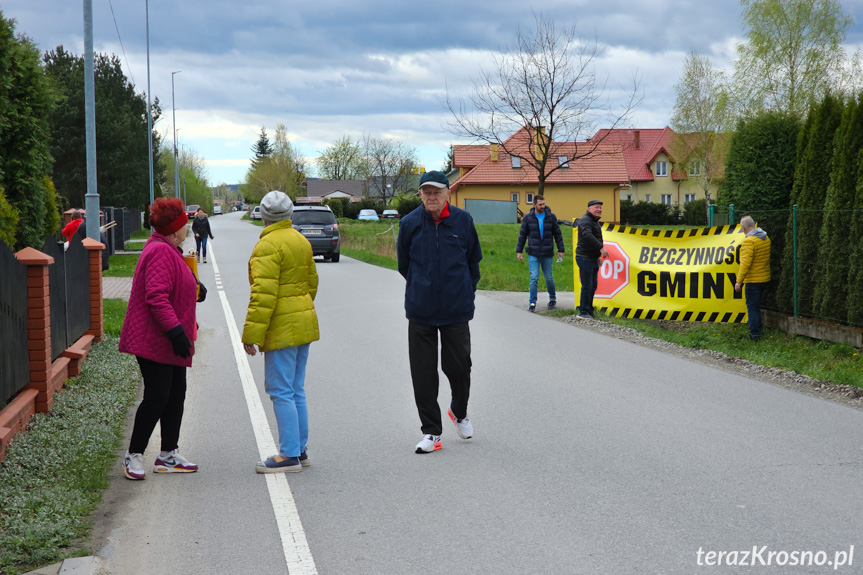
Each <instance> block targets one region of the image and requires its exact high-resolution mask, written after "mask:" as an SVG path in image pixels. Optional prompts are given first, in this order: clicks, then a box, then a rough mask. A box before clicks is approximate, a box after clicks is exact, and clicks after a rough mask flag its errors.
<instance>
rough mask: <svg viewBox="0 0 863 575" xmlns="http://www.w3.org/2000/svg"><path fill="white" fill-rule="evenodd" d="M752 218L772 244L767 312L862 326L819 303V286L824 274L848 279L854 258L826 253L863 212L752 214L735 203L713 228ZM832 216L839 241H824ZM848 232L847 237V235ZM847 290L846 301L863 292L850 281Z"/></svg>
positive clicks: (862, 287)
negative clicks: (825, 227)
mask: <svg viewBox="0 0 863 575" xmlns="http://www.w3.org/2000/svg"><path fill="white" fill-rule="evenodd" d="M746 215H748V216H752V218H753V219H754V220H755V222H756V224H757V225H758V226H759V227H760V228H762V229H763V230H765V231H766V232H767V234H768V236H769V237H770V242H771V254H770V275H771V281H770V289H768V290H767V292H765V294H764V299H763V300H762V306H763V307H764V308H766V309H771V310H775V311H779V312H782V313H785V314H788V315H794V316H795V317H806V318H813V319H819V320H824V321H829V322H834V323H842V324H850V325H855V326H860V324H857V323H854V322H849V321H848V320H847V318H846V317H836V316H837V315H838V314H834V313H830V312H829V311H824V310H823V309H822V307H823V306H822V305H821V304H820V302H819V301H818V300H817V298H818V297H819V292H818V289H817V285H818V283H819V279H820V276H823V275H824V274H826V273H827V272H828V271H830V272H831V273H838V274H839V275H840V276H842V275H843V274H844V275H845V277H848V275H849V271H850V269H851V262H850V260H849V259H847V258H845V259H841V258H840V259H835V258H830V257H828V256H827V254H826V253H825V252H824V247H825V246H826V245H827V244H829V243H831V242H837V241H840V242H841V241H843V240H844V239H847V238H848V236H849V235H850V232H851V230H852V226H853V221H854V218H855V217H857V218H859V217H861V215H863V210H801V209H797V208H796V206H795V207H793V208H791V209H786V210H747V209H745V208H743V207H741V206H734V205H732V206H730V209H729V211H728V212H727V213H714V214H712V218H709V219H710V220H711V221H710V225H713V226H717V225H723V223H728V222H731V223H736V222H739V221H740V218H741V217H742V216H746ZM828 217H829V218H830V219H831V222H832V225H833V226H834V227H835V229H836V230H839V237H833V238H829V239H824V240H823V241H818V239H819V238H820V234H821V230H822V228H823V227H824V225H825V219H826V218H828ZM842 230H844V231H845V232H846V233H845V234H842ZM804 236H808V241H804V239H806V238H804ZM813 239H815V240H816V241H813ZM853 249H854V248H853V246H849V247H848V253H849V254H850V252H851V250H853ZM842 289H844V290H846V292H845V294H843V296H842V297H845V298H847V297H848V295H850V294H851V293H852V292H853V293H859V291H860V290H863V285H851V283H850V282H849V283H847V284H846V285H844V286H842ZM855 290H856V292H855ZM783 294H784V295H783Z"/></svg>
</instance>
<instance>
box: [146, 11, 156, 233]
mask: <svg viewBox="0 0 863 575" xmlns="http://www.w3.org/2000/svg"><path fill="white" fill-rule="evenodd" d="M144 10H145V15H146V19H147V152H148V156H149V162H150V205H151V206H152V205H153V202H154V201H155V198H154V197H153V196H154V184H153V104H152V98H151V95H150V0H145V2H144ZM149 220H150V218H149V217H148V218H147V221H149ZM150 229H151V230H152V229H153V228H152V226H150Z"/></svg>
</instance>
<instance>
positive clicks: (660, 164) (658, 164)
mask: <svg viewBox="0 0 863 575" xmlns="http://www.w3.org/2000/svg"><path fill="white" fill-rule="evenodd" d="M696 140H697V138H696V135H695V134H684V135H683V136H680V135H678V134H677V133H676V132H675V131H674V130H672V129H671V128H669V127H668V126H666V127H664V128H661V129H653V128H650V129H643V128H642V129H614V130H606V129H604V130H599V131H598V132H597V133H596V135H595V136H593V137H592V138H590V139H589V140H588V142H603V143H605V144H614V145H617V146H620V148H621V149H622V150H623V158H624V161H625V163H626V172H627V176H628V181H629V183H630V186H631V187H630V188H629V189H621V190H620V197H619V198H618V199H621V200H631V201H633V202H653V203H663V204H665V205H667V206H669V207H671V206H680V207H683V206H684V205H686V204H687V203H689V202H691V201H693V200H700V199H704V197H705V188H707V189H706V193H708V194H710V197H713V198H715V197H716V191H717V188H718V186H717V185H716V183H715V182H716V180H717V179H718V178H716V177H715V175H718V174H705V173H704V167H703V165H702V162H698V161H691V157H692V155H693V152H692V150H693V148H694V147H695V146H696V145H697V143H696ZM716 164H717V167H714V168H712V169H713V171H715V172H716V171H721V170H722V162H716ZM708 176H709V177H708Z"/></svg>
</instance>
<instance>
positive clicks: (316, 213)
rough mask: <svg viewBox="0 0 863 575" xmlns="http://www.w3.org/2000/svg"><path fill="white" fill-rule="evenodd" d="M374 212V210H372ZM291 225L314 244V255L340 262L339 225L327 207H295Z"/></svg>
mask: <svg viewBox="0 0 863 575" xmlns="http://www.w3.org/2000/svg"><path fill="white" fill-rule="evenodd" d="M372 211H374V210H372ZM291 223H292V224H293V227H294V229H295V230H297V231H299V232H300V233H301V234H303V236H304V237H305V238H306V239H307V240H309V243H310V244H312V254H313V255H316V256H324V259H325V260H331V261H333V262H337V261H339V257H340V256H341V253H340V252H341V250H340V248H341V238H340V237H339V223H338V222H337V221H336V216H335V215H333V211H332V210H331V209H330V208H328V207H327V206H294V215H293V216H292V217H291Z"/></svg>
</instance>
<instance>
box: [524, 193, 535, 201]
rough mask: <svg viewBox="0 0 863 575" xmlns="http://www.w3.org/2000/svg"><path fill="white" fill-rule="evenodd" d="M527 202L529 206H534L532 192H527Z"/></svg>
mask: <svg viewBox="0 0 863 575" xmlns="http://www.w3.org/2000/svg"><path fill="white" fill-rule="evenodd" d="M525 201H526V202H527V203H528V204H532V203H533V194H531V193H530V192H527V193H526V194H525Z"/></svg>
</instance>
